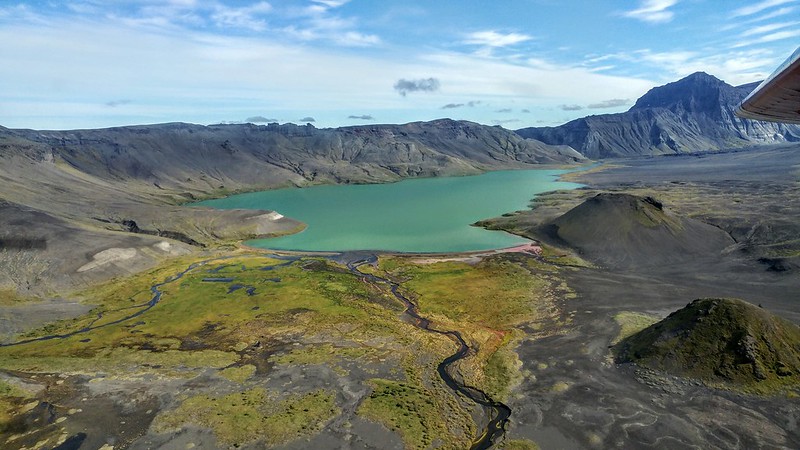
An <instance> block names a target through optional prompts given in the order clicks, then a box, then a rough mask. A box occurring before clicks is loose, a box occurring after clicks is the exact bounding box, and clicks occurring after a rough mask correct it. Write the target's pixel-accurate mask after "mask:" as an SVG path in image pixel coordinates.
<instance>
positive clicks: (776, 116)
mask: <svg viewBox="0 0 800 450" xmlns="http://www.w3.org/2000/svg"><path fill="white" fill-rule="evenodd" d="M736 115H737V116H739V117H743V118H745V119H753V120H767V121H770V122H786V123H797V124H800V48H798V49H797V50H795V52H794V53H793V54H792V56H790V57H789V59H787V60H786V62H784V63H783V64H781V65H780V66H779V67H778V69H777V70H776V71H775V72H774V73H773V74H772V75H770V76H769V78H767V79H766V80H764V82H763V83H761V84H760V85H758V87H757V88H755V90H753V92H751V93H750V95H748V96H747V98H745V99H744V100H742V103H740V104H739V107H738V108H736Z"/></svg>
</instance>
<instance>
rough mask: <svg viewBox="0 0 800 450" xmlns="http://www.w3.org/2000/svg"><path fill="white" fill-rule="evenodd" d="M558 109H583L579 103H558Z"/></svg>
mask: <svg viewBox="0 0 800 450" xmlns="http://www.w3.org/2000/svg"><path fill="white" fill-rule="evenodd" d="M558 109H560V110H562V111H580V110H582V109H583V106H581V105H558Z"/></svg>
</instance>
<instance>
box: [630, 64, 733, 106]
mask: <svg viewBox="0 0 800 450" xmlns="http://www.w3.org/2000/svg"><path fill="white" fill-rule="evenodd" d="M733 89H735V88H734V87H733V86H731V85H729V84H728V83H726V82H724V81H722V80H720V79H719V78H717V77H715V76H713V75H709V74H707V73H705V72H695V73H693V74H691V75H689V76H687V77H684V78H681V79H680V80H678V81H674V82H672V83H667V84H665V85H664V86H658V87H654V88H653V89H650V90H649V91H648V92H647V93H646V94H644V95H643V96H642V97H640V98H639V100H637V101H636V104H634V105H633V107H632V108H631V110H637V109H644V108H676V107H680V108H682V109H684V110H687V111H698V110H699V111H707V110H709V109H719V107H720V95H724V94H725V93H727V91H730V90H733Z"/></svg>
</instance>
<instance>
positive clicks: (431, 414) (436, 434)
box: [358, 379, 471, 449]
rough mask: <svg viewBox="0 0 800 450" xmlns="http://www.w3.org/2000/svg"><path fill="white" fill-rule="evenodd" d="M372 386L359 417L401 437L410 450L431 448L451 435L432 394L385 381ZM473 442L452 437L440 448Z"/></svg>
mask: <svg viewBox="0 0 800 450" xmlns="http://www.w3.org/2000/svg"><path fill="white" fill-rule="evenodd" d="M369 384H370V385H371V386H372V393H371V394H370V395H369V397H367V398H365V399H364V401H363V402H362V403H361V406H360V407H359V409H358V414H359V415H362V416H364V417H367V418H369V419H372V420H374V421H376V422H379V423H382V424H383V425H384V426H386V427H387V428H389V429H390V430H392V431H396V432H397V433H399V434H400V436H401V437H402V438H403V442H404V443H405V444H406V448H409V449H426V448H429V447H430V445H431V443H432V442H433V440H434V439H436V438H441V436H444V435H445V433H446V432H447V426H446V422H445V418H444V417H443V416H442V414H441V412H440V411H441V407H440V406H439V405H437V404H436V401H435V399H436V397H435V396H434V395H433V393H432V392H430V391H429V390H427V389H425V388H421V387H419V386H415V385H412V384H408V383H403V382H398V381H392V380H384V379H373V380H370V382H369ZM470 440H471V438H470V437H462V439H460V440H456V439H455V437H450V438H449V439H448V443H447V444H446V445H445V447H439V448H454V449H455V448H466V447H468V446H469V443H470Z"/></svg>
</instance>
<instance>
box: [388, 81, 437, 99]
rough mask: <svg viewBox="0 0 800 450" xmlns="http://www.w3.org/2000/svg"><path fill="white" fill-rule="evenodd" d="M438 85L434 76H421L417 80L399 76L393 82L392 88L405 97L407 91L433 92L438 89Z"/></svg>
mask: <svg viewBox="0 0 800 450" xmlns="http://www.w3.org/2000/svg"><path fill="white" fill-rule="evenodd" d="M439 86H440V83H439V80H438V79H436V78H422V79H419V80H406V79H405V78H401V79H399V80H397V83H395V84H394V90H396V91H397V92H399V93H400V95H402V96H403V97H405V96H406V94H408V93H409V92H435V91H438V90H439Z"/></svg>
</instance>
